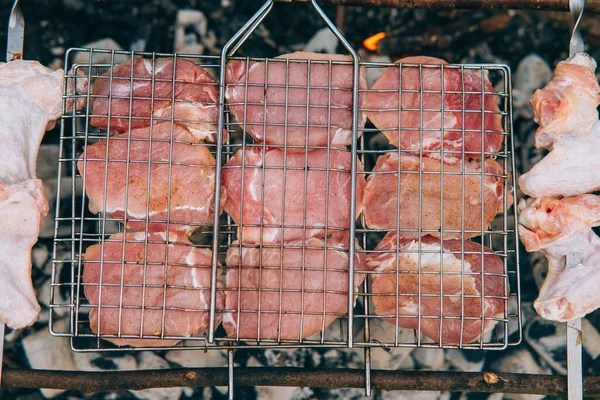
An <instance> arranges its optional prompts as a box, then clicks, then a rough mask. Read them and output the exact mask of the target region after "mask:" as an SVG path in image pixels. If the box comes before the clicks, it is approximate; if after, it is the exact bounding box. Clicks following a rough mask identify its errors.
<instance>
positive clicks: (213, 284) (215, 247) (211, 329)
mask: <svg viewBox="0 0 600 400" xmlns="http://www.w3.org/2000/svg"><path fill="white" fill-rule="evenodd" d="M273 1H274V0H267V2H265V4H264V5H263V6H262V7H261V8H260V9H259V10H258V12H257V13H256V14H254V16H253V17H252V18H251V19H250V20H249V21H248V22H247V23H246V24H245V25H244V26H243V27H242V29H240V30H239V31H238V32H237V33H236V34H235V35H233V37H232V38H231V39H229V41H228V42H227V43H226V44H225V46H223V50H222V52H221V62H220V70H219V105H218V106H219V115H218V123H217V143H216V147H217V152H216V154H215V161H216V173H215V185H217V186H216V187H218V185H219V183H220V182H221V169H222V165H221V159H222V156H223V149H222V146H223V127H224V126H225V121H224V116H225V68H226V66H227V57H228V56H229V49H230V48H231V47H232V46H233V45H234V44H236V43H237V42H238V40H239V39H240V37H242V36H244V35H245V34H246V33H247V32H252V30H253V29H256V27H257V25H254V23H255V22H256V21H257V20H261V19H262V18H264V17H265V16H266V15H267V14H268V13H269V11H270V10H271V8H272V7H273ZM244 37H247V36H244ZM240 43H243V41H240ZM246 82H247V81H246ZM243 174H244V172H243V170H242V176H243ZM220 208H221V191H220V190H215V199H214V210H215V215H214V219H213V242H212V271H211V280H210V312H209V323H208V343H213V342H214V340H215V328H216V326H215V313H216V310H215V308H216V304H217V267H218V263H219V258H218V256H219V217H220V215H219V210H220ZM240 229H241V227H240ZM240 254H241V252H240Z"/></svg>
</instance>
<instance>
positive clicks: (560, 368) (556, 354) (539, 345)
mask: <svg viewBox="0 0 600 400" xmlns="http://www.w3.org/2000/svg"><path fill="white" fill-rule="evenodd" d="M566 329H567V328H566V324H565V323H556V322H552V321H546V320H544V319H542V318H540V317H536V318H534V319H533V320H532V321H531V322H530V323H529V324H527V326H526V327H525V329H524V338H525V341H526V342H527V343H528V344H529V345H530V346H531V348H532V349H533V350H534V351H535V352H536V353H537V354H538V356H539V357H540V358H541V359H542V360H544V361H545V362H547V363H548V365H550V367H552V369H553V370H554V371H556V372H558V373H559V374H563V375H565V374H566V373H567V365H566V358H567V357H566V356H567V347H566V334H567V330H566Z"/></svg>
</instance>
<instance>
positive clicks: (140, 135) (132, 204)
mask: <svg viewBox="0 0 600 400" xmlns="http://www.w3.org/2000/svg"><path fill="white" fill-rule="evenodd" d="M130 136H131V143H130V144H128V134H127V133H119V134H116V135H113V136H110V137H109V138H108V139H103V140H100V141H99V142H97V143H94V144H92V145H88V146H87V147H86V149H85V152H84V154H82V156H81V157H80V159H79V162H78V163H77V168H78V169H79V173H80V174H81V175H82V176H83V175H84V168H85V189H86V192H87V195H88V197H89V199H90V204H89V208H90V211H91V212H92V213H94V214H95V213H99V212H101V213H107V214H109V215H111V216H113V217H114V218H118V219H123V217H124V214H125V213H126V214H127V226H128V227H129V228H132V229H136V230H141V231H146V218H148V219H149V221H148V231H164V230H166V229H167V226H166V221H167V217H169V222H170V225H169V230H171V231H181V232H191V231H193V230H194V228H193V227H194V226H197V225H203V224H209V223H212V222H213V215H214V214H213V213H214V204H213V201H214V193H215V172H216V171H215V159H214V157H213V156H212V155H211V153H210V151H209V150H208V148H207V147H206V146H205V145H203V144H200V143H198V140H197V139H196V138H194V137H193V136H192V135H191V134H190V133H189V132H188V131H187V130H185V129H183V128H182V127H180V126H178V125H175V126H174V127H173V133H172V134H171V124H170V123H169V122H163V123H158V124H155V125H154V126H153V127H152V136H151V140H150V128H149V127H146V128H138V129H132V130H131V134H130ZM171 144H172V146H173V149H172V154H171ZM150 145H151V146H152V148H151V149H150ZM107 146H108V151H107ZM149 154H151V156H150V163H151V164H150V168H148V164H149V162H148V155H149ZM106 160H108V162H107V161H106ZM128 160H129V163H128V162H127V161H128ZM169 160H172V166H170V165H169ZM107 168H108V171H107ZM149 174H150V176H148V175H149ZM169 174H170V175H171V182H170V183H171V186H170V187H169ZM105 188H106V191H105ZM148 188H150V189H148ZM148 192H150V193H148ZM105 196H106V203H104V198H105ZM223 199H225V196H223Z"/></svg>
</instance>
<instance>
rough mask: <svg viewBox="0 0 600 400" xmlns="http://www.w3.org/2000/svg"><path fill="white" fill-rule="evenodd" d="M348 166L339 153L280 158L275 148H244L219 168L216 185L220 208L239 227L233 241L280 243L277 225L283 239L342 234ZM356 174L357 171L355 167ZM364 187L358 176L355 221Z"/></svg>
mask: <svg viewBox="0 0 600 400" xmlns="http://www.w3.org/2000/svg"><path fill="white" fill-rule="evenodd" d="M284 158H285V168H286V170H285V173H284ZM307 159H308V163H307V162H306V160H307ZM328 162H329V164H328ZM351 164H352V154H351V153H350V152H348V151H342V150H330V151H329V152H328V151H327V150H324V149H317V150H312V151H310V152H308V153H307V154H305V153H298V152H292V151H287V154H285V153H284V150H280V149H272V148H267V149H266V151H264V152H263V149H262V148H260V147H247V148H246V150H245V152H243V151H242V150H240V151H238V152H237V153H236V154H235V155H234V156H233V158H232V159H231V160H229V162H228V163H227V164H226V165H225V167H224V168H223V171H222V179H221V182H222V184H223V187H224V189H225V191H226V193H227V196H226V197H227V198H226V201H225V203H224V206H223V209H224V210H225V211H226V212H227V213H228V214H229V215H230V216H231V218H233V220H234V221H235V222H236V223H237V224H240V225H241V227H240V229H239V230H238V238H239V239H240V240H241V241H242V242H246V243H261V242H262V243H274V242H280V241H281V240H282V232H281V230H282V225H283V229H284V233H283V239H284V240H294V239H301V238H303V237H306V238H309V237H313V236H320V237H324V236H325V234H333V233H336V232H339V231H340V230H347V229H348V228H349V227H350V200H351V196H350V185H351V174H350V170H351ZM242 168H243V171H244V174H243V176H244V179H243V187H242ZM326 169H328V170H329V171H326ZM357 169H358V170H359V171H362V165H361V164H360V162H358V165H357ZM263 175H264V176H263ZM284 182H285V185H284ZM364 186H365V179H364V176H363V175H362V174H358V175H357V185H356V188H357V189H356V193H357V195H356V217H358V215H359V214H360V212H361V210H362V194H363V190H364ZM284 202H285V207H284V204H283V203H284ZM304 226H305V227H306V229H304V228H303V227H304ZM326 226H327V231H326V230H325V227H326ZM304 235H305V236H304Z"/></svg>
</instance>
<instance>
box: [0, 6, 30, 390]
mask: <svg viewBox="0 0 600 400" xmlns="http://www.w3.org/2000/svg"><path fill="white" fill-rule="evenodd" d="M24 35H25V18H23V13H22V12H21V8H20V7H19V0H15V2H14V4H13V8H12V10H11V12H10V18H9V20H8V39H7V43H6V62H9V61H13V60H19V59H21V58H23V38H24ZM5 331H6V326H5V325H4V324H0V388H1V387H2V363H3V360H4V332H5Z"/></svg>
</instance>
